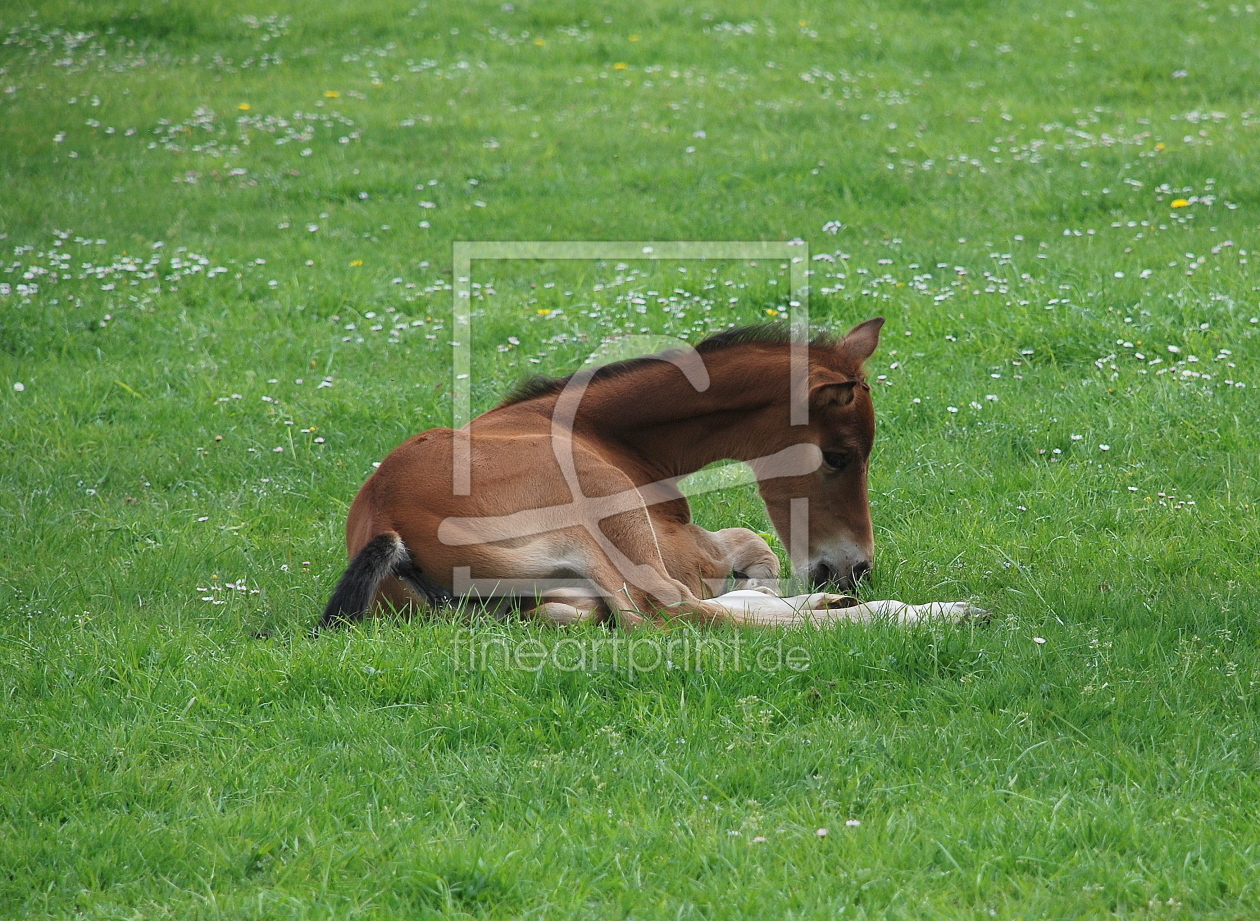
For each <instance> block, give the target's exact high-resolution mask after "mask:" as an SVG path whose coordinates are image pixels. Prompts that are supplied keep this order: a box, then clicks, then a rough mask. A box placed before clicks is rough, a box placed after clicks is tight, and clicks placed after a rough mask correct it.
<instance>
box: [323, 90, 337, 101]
mask: <svg viewBox="0 0 1260 921" xmlns="http://www.w3.org/2000/svg"><path fill="white" fill-rule="evenodd" d="M340 95H341V94H340V93H338V92H337V91H336V90H324V96H325V98H328V99H336V98H337V97H338V96H340Z"/></svg>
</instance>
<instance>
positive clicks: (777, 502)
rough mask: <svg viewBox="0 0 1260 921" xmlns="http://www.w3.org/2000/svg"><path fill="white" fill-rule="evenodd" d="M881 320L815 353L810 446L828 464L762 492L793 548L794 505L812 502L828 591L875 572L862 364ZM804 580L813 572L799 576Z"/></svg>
mask: <svg viewBox="0 0 1260 921" xmlns="http://www.w3.org/2000/svg"><path fill="white" fill-rule="evenodd" d="M883 325H884V320H883V318H882V317H877V318H875V319H873V320H867V321H866V322H865V323H862V324H859V325H858V326H855V327H854V328H853V329H852V330H850V331H849V334H848V335H847V336H845V337H844V338H843V339H841V340H840V341H839V342H835V343H833V344H829V345H828V344H822V343H818V342H815V343H813V344H811V345H810V349H809V365H810V368H809V426H808V428H807V429H806V434H805V439H806V440H808V441H811V442H813V443H814V444H815V445H817V446H818V448H819V450H820V451H822V458H823V463H822V466H821V467H819V469H818V470H817V471H815V472H814V473H812V474H810V475H808V476H803V477H787V478H781V479H768V480H765V481H764V482H763V483H762V485H761V496H762V498H763V499H764V500H765V503H766V508H767V509H768V511H769V512H770V518H771V520H772V521H773V522H774V526H775V528H776V530H778V532H779V534H780V535H781V536H782V537H783V538H785V539H786V540H787V541H788V545H789V546H791V545H792V539H793V537H795V535H793V534H792V533H791V518H792V514H791V505H792V501H791V500H792V499H794V498H795V499H799V498H802V497H803V498H806V499H808V501H809V516H808V517H809V559H808V576H809V578H810V581H811V583H812V584H813V585H815V586H817V587H819V588H821V587H822V586H824V585H826V584H828V583H835V584H838V585H840V586H841V587H845V588H849V587H852V586H853V585H854V584H855V583H856V582H857V581H858V579H860V578H862V576H864V575H866V574H867V573H868V572H870V569H871V564H872V563H873V562H874V558H875V534H874V531H873V529H872V527H871V509H870V505H869V503H868V501H867V496H866V469H867V460H868V459H869V457H870V454H871V446H872V445H873V444H874V442H875V407H874V405H873V404H872V403H871V388H870V385H868V384H867V383H866V381H865V380H864V379H863V376H862V363H863V362H864V361H865V360H866V359H867V358H869V357H870V356H871V353H872V352H874V351H875V348H876V346H878V345H879V330H880V327H882V326H883ZM798 575H801V576H804V575H806V573H803V572H802V573H798Z"/></svg>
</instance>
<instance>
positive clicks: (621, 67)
mask: <svg viewBox="0 0 1260 921" xmlns="http://www.w3.org/2000/svg"><path fill="white" fill-rule="evenodd" d="M626 67H627V65H626V64H623V63H622V62H621V61H618V62H617V63H616V64H614V65H613V70H625V69H626Z"/></svg>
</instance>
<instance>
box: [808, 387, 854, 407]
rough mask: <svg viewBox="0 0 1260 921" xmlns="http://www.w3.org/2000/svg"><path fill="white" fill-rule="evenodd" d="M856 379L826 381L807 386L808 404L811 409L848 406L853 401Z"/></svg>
mask: <svg viewBox="0 0 1260 921" xmlns="http://www.w3.org/2000/svg"><path fill="white" fill-rule="evenodd" d="M856 388H857V381H827V382H825V383H817V384H814V385H813V386H812V387H810V388H809V405H810V406H811V407H812V408H813V409H826V408H828V407H829V406H848V405H849V404H850V403H852V402H853V394H854V391H855V390H856Z"/></svg>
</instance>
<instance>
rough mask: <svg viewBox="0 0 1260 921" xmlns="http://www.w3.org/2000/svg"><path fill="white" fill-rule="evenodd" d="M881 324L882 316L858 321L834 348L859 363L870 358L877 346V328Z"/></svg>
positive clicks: (878, 328)
mask: <svg viewBox="0 0 1260 921" xmlns="http://www.w3.org/2000/svg"><path fill="white" fill-rule="evenodd" d="M883 325H884V318H883V317H876V318H875V319H873V320H867V321H866V322H865V323H859V324H858V325H857V326H855V327H853V329H851V330H849V334H848V335H847V336H845V337H844V338H843V339H841V340H840V344H839V345H838V346H837V347H836V348H837V349H838V350H839V351H840V352H843V353H844V355H845V356H846V357H848V358H850V359H852V360H853V361H855V362H857V363H858V364H861V363H862V362H864V361H866V359H868V358H870V357H871V355H872V354H873V353H874V352H875V349H876V348H877V347H878V346H879V330H880V327H882V326H883Z"/></svg>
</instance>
